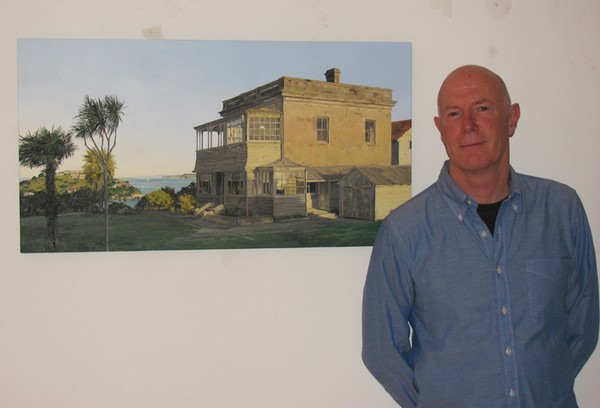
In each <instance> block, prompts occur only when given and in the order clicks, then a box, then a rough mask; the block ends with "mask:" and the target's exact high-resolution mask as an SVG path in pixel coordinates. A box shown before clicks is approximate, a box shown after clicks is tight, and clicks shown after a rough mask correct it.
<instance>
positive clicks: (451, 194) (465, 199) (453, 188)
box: [437, 160, 522, 219]
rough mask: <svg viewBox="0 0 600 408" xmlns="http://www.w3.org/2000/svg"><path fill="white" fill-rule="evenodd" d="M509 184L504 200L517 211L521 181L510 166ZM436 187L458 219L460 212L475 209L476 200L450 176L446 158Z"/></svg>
mask: <svg viewBox="0 0 600 408" xmlns="http://www.w3.org/2000/svg"><path fill="white" fill-rule="evenodd" d="M509 179H510V186H509V195H508V197H507V198H506V200H505V201H509V202H511V208H512V209H513V210H514V211H518V209H519V208H520V204H521V195H522V181H521V179H520V177H519V174H518V173H517V172H516V171H515V170H514V169H513V167H512V166H510V173H509ZM437 184H438V188H439V190H440V192H441V193H442V196H443V197H444V198H445V199H446V201H447V202H448V204H450V206H451V207H452V209H453V211H454V212H455V214H457V216H458V217H459V219H462V216H463V215H462V214H465V213H467V211H469V210H470V209H471V210H476V209H477V201H476V200H475V199H474V198H473V197H471V196H469V195H468V194H467V193H465V192H464V191H462V190H461V189H460V188H459V187H458V186H457V185H456V183H455V182H454V180H452V177H450V161H449V160H446V161H445V162H444V165H443V166H442V170H441V171H440V175H439V177H438V183H437Z"/></svg>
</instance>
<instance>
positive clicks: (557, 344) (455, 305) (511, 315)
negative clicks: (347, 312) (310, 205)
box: [363, 65, 599, 408]
mask: <svg viewBox="0 0 600 408" xmlns="http://www.w3.org/2000/svg"><path fill="white" fill-rule="evenodd" d="M520 115H521V111H520V107H519V105H518V104H516V103H512V101H511V98H510V95H509V92H508V90H507V87H506V85H505V83H504V81H503V80H502V79H501V78H500V77H499V76H498V75H497V74H495V73H494V72H492V71H490V70H488V69H486V68H484V67H480V66H474V65H469V66H463V67H460V68H458V69H456V70H454V71H453V72H452V73H450V74H449V75H448V77H447V78H446V79H445V80H444V82H443V83H442V85H441V87H440V91H439V94H438V116H437V117H435V118H434V122H435V125H436V127H437V129H438V130H439V132H440V136H441V140H442V143H443V144H444V147H445V149H446V153H447V155H448V160H447V161H446V162H445V163H444V165H443V166H442V170H441V173H440V176H439V178H438V180H437V182H435V183H434V184H433V185H431V186H430V187H429V188H427V189H426V190H424V191H423V192H421V193H420V194H418V195H417V196H415V197H414V198H413V199H411V200H409V201H408V202H407V203H405V204H404V205H402V206H401V207H399V208H398V209H396V210H395V211H393V212H392V213H391V214H390V215H389V216H388V217H387V218H386V219H385V220H384V222H383V223H382V225H381V227H380V230H379V233H378V235H377V238H376V241H375V243H374V246H373V251H372V254H371V261H370V263H369V269H368V273H367V279H366V283H365V288H364V296H363V361H364V362H365V365H366V366H367V367H368V369H369V370H370V371H371V373H372V374H373V376H374V377H375V378H376V379H377V380H378V381H379V382H380V383H381V384H382V385H383V387H384V388H385V389H386V391H387V392H388V393H389V394H390V395H391V396H392V397H393V398H394V400H395V401H396V402H397V403H398V404H399V405H401V406H402V407H404V408H409V407H419V408H434V407H435V408H460V407H472V408H495V407H538V408H552V407H556V408H574V407H577V406H578V405H577V401H576V398H575V394H574V392H573V384H574V380H575V377H576V376H577V374H578V373H579V371H580V370H581V368H582V367H583V365H584V364H585V362H586V361H587V360H588V358H589V357H590V355H591V354H592V352H593V350H594V348H595V346H596V343H597V340H598V323H599V316H598V309H599V306H598V277H597V269H596V260H595V251H594V246H593V242H592V235H591V232H590V228H589V225H588V221H587V218H586V215H585V211H584V208H583V205H582V203H581V201H580V199H579V197H578V195H577V193H576V192H575V191H574V190H573V189H571V188H569V187H568V186H565V185H564V184H560V183H557V182H554V181H550V180H546V179H541V178H537V177H532V176H526V175H523V174H519V173H517V172H516V171H515V170H514V169H513V168H512V167H511V164H510V143H509V141H510V138H511V137H512V136H513V135H514V133H515V131H516V128H517V123H518V121H519V118H520Z"/></svg>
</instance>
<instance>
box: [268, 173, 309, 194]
mask: <svg viewBox="0 0 600 408" xmlns="http://www.w3.org/2000/svg"><path fill="white" fill-rule="evenodd" d="M275 185H276V194H277V195H299V194H304V187H305V174H304V171H291V172H277V173H275Z"/></svg>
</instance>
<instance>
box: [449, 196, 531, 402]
mask: <svg viewBox="0 0 600 408" xmlns="http://www.w3.org/2000/svg"><path fill="white" fill-rule="evenodd" d="M465 203H466V209H465V214H469V215H470V216H469V217H466V216H465V214H462V213H461V214H459V216H458V219H459V221H461V222H465V224H466V225H467V227H468V228H471V229H472V230H473V233H474V234H475V235H476V236H477V239H478V241H479V243H480V245H481V248H482V250H483V251H484V253H485V254H486V255H487V257H488V259H489V260H490V262H491V265H493V268H492V271H493V272H492V273H493V274H494V280H495V284H496V299H497V311H498V319H497V320H498V326H499V335H500V338H499V345H500V350H499V351H500V352H501V353H502V361H503V365H504V378H505V382H504V384H501V386H502V387H504V390H505V395H506V398H507V406H508V407H519V398H518V378H517V362H516V359H515V358H516V356H515V350H514V332H513V324H512V316H511V313H510V290H509V285H508V279H507V276H506V271H505V270H504V269H505V265H506V258H505V244H506V241H505V234H504V225H508V224H510V220H509V219H508V218H510V217H514V216H515V213H516V206H515V204H511V203H510V199H507V201H506V202H505V203H503V205H502V206H501V208H500V211H499V212H498V216H497V219H496V230H495V233H494V234H493V235H492V234H490V232H489V231H488V229H487V227H486V226H485V224H484V222H483V221H482V220H481V218H480V217H479V216H478V215H477V213H476V211H477V204H476V203H475V202H474V201H473V200H471V199H466V201H465ZM465 218H468V219H469V221H466V220H465Z"/></svg>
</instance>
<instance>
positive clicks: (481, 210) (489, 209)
mask: <svg viewBox="0 0 600 408" xmlns="http://www.w3.org/2000/svg"><path fill="white" fill-rule="evenodd" d="M504 200H505V199H503V200H501V201H498V202H497V203H492V204H478V205H477V214H479V217H481V219H482V220H483V222H485V225H487V227H488V229H489V230H490V233H491V234H492V235H494V228H495V226H496V217H497V216H498V211H499V210H500V206H501V205H502V202H503V201H504Z"/></svg>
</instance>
